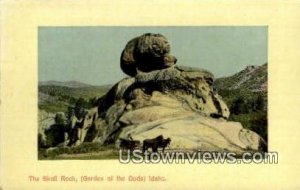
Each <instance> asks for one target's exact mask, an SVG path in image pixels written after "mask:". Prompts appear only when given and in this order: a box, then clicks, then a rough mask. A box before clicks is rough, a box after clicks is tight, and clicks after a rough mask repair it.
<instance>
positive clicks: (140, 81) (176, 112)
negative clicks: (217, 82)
mask: <svg viewBox="0 0 300 190" xmlns="http://www.w3.org/2000/svg"><path fill="white" fill-rule="evenodd" d="M213 81H214V79H213V75H212V74H211V73H209V72H207V71H204V70H200V69H195V68H189V67H170V68H167V69H162V70H157V71H152V72H149V73H138V74H137V75H136V76H135V77H130V78H125V79H123V80H121V81H120V82H119V83H117V84H116V85H115V86H113V87H112V89H111V90H110V91H109V92H108V93H107V94H106V96H104V97H103V98H102V99H100V101H99V107H98V112H99V118H100V119H102V120H104V121H105V122H103V123H102V124H103V125H102V126H103V128H104V133H103V136H102V140H103V141H102V142H103V143H106V144H110V143H116V141H117V139H118V138H120V137H121V138H126V137H127V136H128V135H129V134H130V135H131V136H132V137H133V138H134V139H136V140H140V141H142V140H144V139H146V138H154V137H156V136H158V135H163V136H164V137H170V138H171V139H172V143H171V146H170V147H171V148H174V149H192V150H203V151H232V152H237V153H242V152H243V151H246V150H262V149H264V147H265V143H264V142H263V140H262V139H261V137H260V136H259V135H257V134H256V133H254V132H252V131H249V130H246V129H244V128H243V127H242V125H241V124H240V123H237V122H230V121H227V120H226V119H227V118H228V117H229V111H228V108H227V106H226V104H225V103H224V102H223V100H222V99H221V97H220V96H219V95H218V94H216V92H214V90H213V88H212V84H213Z"/></svg>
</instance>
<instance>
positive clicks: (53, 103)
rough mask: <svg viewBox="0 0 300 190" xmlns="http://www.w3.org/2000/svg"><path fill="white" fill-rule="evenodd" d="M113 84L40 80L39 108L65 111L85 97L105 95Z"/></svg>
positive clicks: (52, 111) (50, 110)
mask: <svg viewBox="0 0 300 190" xmlns="http://www.w3.org/2000/svg"><path fill="white" fill-rule="evenodd" d="M111 87H112V85H103V86H92V85H88V84H84V83H81V82H76V81H69V82H58V81H47V82H40V83H39V87H38V105H39V109H41V110H45V111H47V112H51V113H55V112H65V111H67V109H68V107H69V106H70V105H74V103H75V102H76V101H77V100H78V99H79V98H83V99H85V100H86V101H90V100H91V99H97V98H100V97H101V96H103V95H104V94H105V93H106V92H107V91H108V90H109V89H110V88H111Z"/></svg>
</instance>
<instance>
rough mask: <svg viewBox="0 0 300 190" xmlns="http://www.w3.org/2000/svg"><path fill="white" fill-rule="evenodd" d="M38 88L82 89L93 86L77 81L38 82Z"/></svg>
mask: <svg viewBox="0 0 300 190" xmlns="http://www.w3.org/2000/svg"><path fill="white" fill-rule="evenodd" d="M39 86H65V87H70V88H82V87H92V86H93V85H89V84H85V83H82V82H78V81H65V82H61V81H54V80H50V81H41V82H39Z"/></svg>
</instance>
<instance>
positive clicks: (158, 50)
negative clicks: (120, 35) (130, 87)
mask: <svg viewBox="0 0 300 190" xmlns="http://www.w3.org/2000/svg"><path fill="white" fill-rule="evenodd" d="M170 49H171V48H170V44H169V42H168V40H167V39H166V37H164V36H163V35H161V34H152V33H146V34H143V35H141V36H139V37H136V38H134V39H132V40H130V41H129V42H128V43H127V45H126V46H125V48H124V50H123V52H122V54H121V60H120V62H121V69H122V70H123V72H124V73H126V74H127V75H129V76H135V75H136V74H137V73H138V71H142V72H150V71H153V70H159V69H163V68H167V67H170V66H172V65H174V64H175V63H176V61H177V59H176V58H175V57H174V56H172V55H170Z"/></svg>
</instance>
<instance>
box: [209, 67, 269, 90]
mask: <svg viewBox="0 0 300 190" xmlns="http://www.w3.org/2000/svg"><path fill="white" fill-rule="evenodd" d="M267 67H268V64H267V63H265V64H263V65H262V66H257V65H252V66H247V67H246V68H245V69H244V70H242V71H240V72H238V73H236V74H234V75H232V76H230V77H223V78H218V79H216V81H215V84H214V86H215V88H216V89H218V90H224V89H226V90H243V89H244V90H250V91H251V92H266V91H267V88H268V84H267V80H268V79H267V78H268V75H267Z"/></svg>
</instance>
